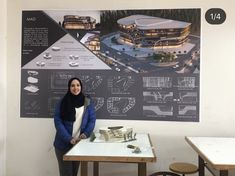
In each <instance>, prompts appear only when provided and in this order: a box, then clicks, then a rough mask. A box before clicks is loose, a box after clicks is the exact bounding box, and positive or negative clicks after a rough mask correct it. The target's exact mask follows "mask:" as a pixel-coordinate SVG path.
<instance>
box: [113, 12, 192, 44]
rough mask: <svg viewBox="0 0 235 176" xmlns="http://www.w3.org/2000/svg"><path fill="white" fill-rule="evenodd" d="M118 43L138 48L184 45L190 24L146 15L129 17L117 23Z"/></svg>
mask: <svg viewBox="0 0 235 176" xmlns="http://www.w3.org/2000/svg"><path fill="white" fill-rule="evenodd" d="M117 23H118V26H119V30H120V37H119V39H118V41H119V42H120V43H126V44H128V43H129V44H133V45H136V46H138V47H163V46H178V45H182V44H183V43H185V42H186V41H187V39H188V36H189V33H190V25H191V23H187V22H183V21H176V20H171V19H164V18H159V17H153V16H146V15H131V16H128V17H125V18H121V19H119V20H118V21H117Z"/></svg>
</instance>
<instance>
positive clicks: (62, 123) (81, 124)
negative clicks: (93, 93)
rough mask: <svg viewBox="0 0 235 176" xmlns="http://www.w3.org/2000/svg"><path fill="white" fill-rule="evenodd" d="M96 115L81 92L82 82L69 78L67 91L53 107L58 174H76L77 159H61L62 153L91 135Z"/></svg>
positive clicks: (89, 101) (61, 175) (68, 175)
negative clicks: (54, 107)
mask: <svg viewBox="0 0 235 176" xmlns="http://www.w3.org/2000/svg"><path fill="white" fill-rule="evenodd" d="M95 122H96V115H95V109H94V106H93V104H92V102H91V99H90V98H88V97H87V96H85V95H84V94H83V93H82V83H81V80H80V79H78V78H76V77H75V78H71V79H70V80H69V82H68V91H67V93H66V94H65V96H64V97H63V98H62V99H61V101H60V102H59V103H58V105H57V106H56V109H55V116H54V124H55V128H56V135H55V140H54V147H55V154H56V157H57V160H58V165H59V173H60V176H77V173H78V168H79V161H63V155H64V154H65V153H66V152H68V150H70V149H71V148H72V146H73V145H75V144H76V143H77V142H79V140H81V139H85V138H87V137H89V136H90V135H91V133H92V132H93V129H94V127H95Z"/></svg>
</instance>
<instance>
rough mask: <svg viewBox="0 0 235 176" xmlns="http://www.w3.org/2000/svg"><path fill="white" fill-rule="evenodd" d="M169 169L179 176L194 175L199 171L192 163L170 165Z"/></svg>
mask: <svg viewBox="0 0 235 176" xmlns="http://www.w3.org/2000/svg"><path fill="white" fill-rule="evenodd" d="M169 169H170V170H171V171H173V172H176V173H179V174H183V175H184V174H193V173H196V172H197V171H198V167H197V166H196V165H194V164H191V163H181V162H175V163H172V164H170V166H169Z"/></svg>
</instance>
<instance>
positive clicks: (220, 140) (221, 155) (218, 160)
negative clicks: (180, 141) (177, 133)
mask: <svg viewBox="0 0 235 176" xmlns="http://www.w3.org/2000/svg"><path fill="white" fill-rule="evenodd" d="M185 139H186V141H187V142H188V143H189V145H190V146H191V147H192V148H193V149H194V150H195V151H196V152H197V153H198V166H199V176H204V175H205V167H206V168H207V169H208V170H209V171H211V172H212V174H213V175H214V173H213V171H212V170H211V169H210V168H211V167H212V168H214V169H216V170H218V171H219V175H220V176H228V171H229V170H234V169H235V138H224V137H185Z"/></svg>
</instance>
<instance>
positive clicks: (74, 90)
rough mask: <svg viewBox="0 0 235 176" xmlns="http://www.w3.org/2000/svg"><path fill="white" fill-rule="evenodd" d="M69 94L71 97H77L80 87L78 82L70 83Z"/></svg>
mask: <svg viewBox="0 0 235 176" xmlns="http://www.w3.org/2000/svg"><path fill="white" fill-rule="evenodd" d="M70 92H71V93H72V94H73V95H78V94H79V93H80V92H81V85H80V82H79V81H78V80H76V79H74V80H73V81H72V82H71V85H70Z"/></svg>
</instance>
